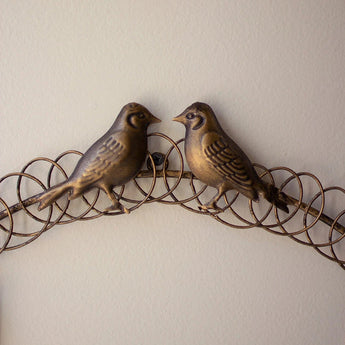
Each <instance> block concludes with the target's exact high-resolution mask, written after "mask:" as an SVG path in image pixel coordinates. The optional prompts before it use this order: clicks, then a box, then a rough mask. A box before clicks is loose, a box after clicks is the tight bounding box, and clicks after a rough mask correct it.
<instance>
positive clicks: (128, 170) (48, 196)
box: [38, 103, 161, 213]
mask: <svg viewBox="0 0 345 345" xmlns="http://www.w3.org/2000/svg"><path fill="white" fill-rule="evenodd" d="M158 122H161V121H160V120H159V119H158V118H156V117H155V116H153V115H152V114H151V113H150V112H149V111H148V110H147V109H146V108H145V107H144V106H142V105H140V104H138V103H129V104H127V105H125V106H124V107H123V108H122V109H121V111H120V113H119V115H118V116H117V118H116V120H115V122H114V123H113V125H112V126H111V127H110V129H109V130H108V131H107V132H106V133H105V134H104V135H103V136H102V137H101V138H100V139H98V140H97V141H96V142H95V143H94V144H93V145H92V146H91V147H90V148H89V149H88V150H87V151H86V152H85V154H84V155H83V156H82V157H81V158H80V160H79V161H78V163H77V165H76V167H75V169H74V171H73V172H72V174H71V176H70V177H69V178H68V179H67V180H66V181H64V182H62V183H60V184H58V185H56V186H54V187H51V188H49V189H48V190H46V191H45V192H43V193H42V195H41V196H40V197H39V199H38V201H39V206H38V209H39V210H43V209H44V208H46V207H47V206H49V205H51V204H52V203H53V202H54V201H55V200H57V199H58V198H60V197H61V196H62V195H64V194H65V193H67V192H69V196H68V198H69V199H70V200H72V199H75V198H77V197H79V196H80V195H82V194H83V193H85V192H87V191H89V190H90V189H92V188H100V189H101V190H103V191H104V192H105V193H106V194H107V196H108V197H109V199H110V200H111V202H112V205H111V206H110V207H108V208H106V209H105V212H108V211H112V210H117V209H120V210H122V211H123V212H126V213H129V211H128V210H127V209H126V208H125V207H124V206H123V205H121V204H120V202H119V201H118V200H117V198H116V195H115V193H114V192H113V188H114V187H115V186H121V185H124V184H125V183H127V182H129V181H130V180H131V179H132V178H133V177H135V176H136V175H137V173H138V172H139V170H140V168H141V166H142V165H143V163H144V161H145V158H146V154H147V128H148V126H149V125H150V124H152V123H158Z"/></svg>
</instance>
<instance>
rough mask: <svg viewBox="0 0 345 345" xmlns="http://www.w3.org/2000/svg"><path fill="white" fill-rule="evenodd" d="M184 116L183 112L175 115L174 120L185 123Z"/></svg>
mask: <svg viewBox="0 0 345 345" xmlns="http://www.w3.org/2000/svg"><path fill="white" fill-rule="evenodd" d="M184 116H185V115H184V112H183V113H182V114H181V115H179V116H176V117H174V118H173V121H176V122H180V123H182V124H184V123H185V117H184Z"/></svg>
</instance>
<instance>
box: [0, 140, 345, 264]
mask: <svg viewBox="0 0 345 345" xmlns="http://www.w3.org/2000/svg"><path fill="white" fill-rule="evenodd" d="M148 137H149V147H150V146H154V147H160V148H161V147H164V146H166V149H165V151H164V153H162V152H154V153H149V154H148V158H147V161H146V167H145V170H141V171H140V172H139V174H138V175H137V176H136V177H135V178H134V179H133V180H132V181H131V182H130V183H128V184H126V185H124V186H122V187H116V188H115V189H114V192H115V194H116V195H117V197H118V199H119V200H121V203H123V204H125V205H126V207H127V208H128V210H129V211H131V212H132V211H134V210H136V209H137V208H139V207H141V206H142V205H144V204H149V203H155V202H159V203H163V204H169V205H178V206H180V207H183V208H184V209H186V210H188V211H191V212H195V213H197V214H199V215H203V216H209V217H212V218H213V219H215V220H217V221H218V222H220V223H222V224H224V225H227V226H229V227H232V228H236V229H249V228H254V227H259V228H262V229H264V230H266V231H269V232H271V233H273V234H276V235H280V236H285V237H289V238H291V239H293V240H294V241H296V242H298V243H301V244H304V245H306V246H309V247H312V248H314V249H315V250H316V251H317V252H319V253H320V254H321V255H323V256H324V257H326V258H328V259H330V260H332V261H334V262H336V263H338V264H339V265H340V266H341V267H342V268H343V269H345V241H343V238H344V237H345V227H344V226H343V225H341V223H340V221H341V218H342V217H343V216H344V214H345V209H340V210H338V211H335V206H336V204H337V202H336V201H335V198H337V197H340V198H342V197H344V196H345V189H344V188H341V187H336V186H334V187H328V188H324V187H323V186H322V184H321V182H320V181H319V179H318V178H317V177H316V176H315V175H313V174H311V173H308V172H299V173H296V172H294V171H293V170H291V169H289V168H287V167H275V168H271V169H266V168H265V167H264V166H262V165H258V164H254V167H255V169H256V171H257V173H258V175H259V176H260V177H261V178H263V179H266V180H267V181H268V182H269V183H271V184H273V185H275V186H276V187H277V188H278V189H279V190H280V191H284V193H285V194H287V195H289V198H291V200H292V201H293V210H292V212H290V214H289V215H285V214H284V215H282V213H283V212H281V211H280V210H278V209H277V208H276V207H275V206H272V204H270V203H268V202H266V201H265V200H260V202H259V203H255V202H252V201H250V200H249V201H248V199H247V198H245V197H243V196H242V195H240V194H239V193H238V192H235V191H229V192H227V193H226V194H225V195H224V196H223V200H222V201H221V202H220V203H221V205H220V207H221V209H218V210H214V211H213V210H200V209H199V208H198V206H201V205H202V204H203V201H202V200H203V199H205V197H206V196H207V195H208V193H209V190H210V188H209V187H208V186H207V185H204V184H203V183H201V182H200V181H198V179H196V178H195V176H193V174H192V173H191V172H190V171H186V170H185V169H184V156H183V154H182V152H183V150H182V149H181V147H182V146H183V145H184V139H180V140H178V141H174V140H173V139H171V138H169V137H168V136H167V135H165V134H162V133H152V134H150V135H149V136H148ZM157 141H158V142H157ZM161 150H162V149H161ZM152 151H154V149H153V150H151V152H152ZM80 156H82V153H80V152H78V151H74V150H70V151H67V152H64V153H62V154H60V155H59V156H58V157H57V158H56V159H54V160H52V159H49V158H45V157H38V158H35V159H33V160H31V161H30V162H28V163H27V164H26V165H25V166H24V167H23V169H22V170H21V171H20V172H14V173H10V174H7V175H5V176H3V177H2V178H1V179H0V190H1V193H2V194H1V195H0V240H1V242H0V253H1V252H5V251H9V250H14V249H18V248H21V247H23V246H26V245H27V244H29V243H31V242H32V241H34V240H36V239H37V238H38V237H40V236H41V235H42V234H43V233H45V232H46V231H47V230H50V229H51V228H52V227H54V226H56V225H64V224H69V223H72V222H74V221H86V220H92V219H95V218H98V217H101V216H104V215H106V216H110V215H111V216H115V215H121V214H123V212H122V211H121V210H115V211H111V212H104V211H102V210H103V209H104V208H103V207H102V194H101V193H100V191H99V190H98V189H97V190H93V191H90V192H88V193H87V194H85V195H83V196H82V197H81V198H79V199H78V200H75V201H69V200H67V198H65V200H63V199H59V201H56V202H54V203H53V204H51V205H50V206H49V208H47V209H46V210H44V211H40V212H39V211H37V206H36V205H34V204H37V202H38V198H39V196H40V195H41V194H42V190H43V191H44V190H46V189H47V188H49V187H51V186H52V185H53V184H55V183H56V182H57V181H58V180H59V179H60V181H61V178H62V179H67V178H68V176H69V174H70V173H69V170H70V167H71V165H72V161H73V160H75V159H76V158H77V159H79V158H80ZM186 186H188V187H186ZM37 188H39V190H38V191H37ZM14 190H15V192H14ZM4 191H7V193H5V192H4ZM30 193H31V194H30ZM14 194H15V199H16V200H15V199H14ZM26 195H28V196H26ZM30 195H31V196H30ZM326 201H327V202H328V204H327V202H326ZM338 204H339V202H338ZM19 211H21V212H19ZM326 212H328V213H329V212H331V216H332V217H331V216H329V215H326ZM34 225H36V226H38V227H39V229H36V230H30V232H27V229H28V228H30V227H31V226H34ZM19 228H23V230H20V229H19Z"/></svg>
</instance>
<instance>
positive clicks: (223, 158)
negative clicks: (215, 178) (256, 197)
mask: <svg viewBox="0 0 345 345" xmlns="http://www.w3.org/2000/svg"><path fill="white" fill-rule="evenodd" d="M202 144H203V147H204V153H205V155H206V157H207V160H208V161H209V163H211V164H212V166H213V167H214V168H215V169H216V170H217V172H218V173H219V174H220V175H221V176H223V177H224V178H225V179H226V180H227V181H229V182H231V183H232V184H233V185H234V187H239V188H241V189H244V190H247V191H252V190H253V172H252V167H251V163H250V161H249V159H248V158H247V156H246V155H245V154H244V153H243V152H242V151H241V149H240V148H239V147H238V146H237V145H236V143H235V142H233V141H232V140H231V139H230V138H228V137H224V136H221V135H219V134H218V133H216V132H209V133H207V134H205V135H204V138H203V142H202Z"/></svg>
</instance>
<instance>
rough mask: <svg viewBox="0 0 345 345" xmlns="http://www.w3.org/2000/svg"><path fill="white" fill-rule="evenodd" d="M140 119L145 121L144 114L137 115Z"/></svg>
mask: <svg viewBox="0 0 345 345" xmlns="http://www.w3.org/2000/svg"><path fill="white" fill-rule="evenodd" d="M137 117H138V119H143V118H144V117H145V115H144V114H143V113H138V114H137Z"/></svg>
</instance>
